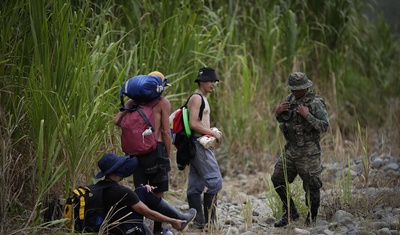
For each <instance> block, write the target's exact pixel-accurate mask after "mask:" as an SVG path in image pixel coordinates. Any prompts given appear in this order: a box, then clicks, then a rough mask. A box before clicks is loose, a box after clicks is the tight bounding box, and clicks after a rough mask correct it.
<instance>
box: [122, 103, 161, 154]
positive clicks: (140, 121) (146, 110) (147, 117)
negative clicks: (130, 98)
mask: <svg viewBox="0 0 400 235" xmlns="http://www.w3.org/2000/svg"><path fill="white" fill-rule="evenodd" d="M161 98H162V97H158V98H156V99H154V100H153V101H150V102H149V103H147V104H144V105H134V107H133V108H130V109H128V108H124V109H125V110H129V112H128V113H126V114H125V115H124V116H123V117H122V120H121V124H120V127H121V129H122V135H121V144H122V151H123V152H124V153H125V154H128V155H133V156H140V155H144V154H147V153H150V152H151V151H153V150H154V149H156V147H157V138H156V136H155V134H154V132H155V130H154V115H153V107H154V106H155V105H156V104H157V103H158V102H159V101H160V100H161Z"/></svg>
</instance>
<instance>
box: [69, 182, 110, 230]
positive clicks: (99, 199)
mask: <svg viewBox="0 0 400 235" xmlns="http://www.w3.org/2000/svg"><path fill="white" fill-rule="evenodd" d="M107 187H110V185H107V184H98V183H97V184H92V185H89V186H84V187H82V186H81V187H78V188H76V189H74V190H73V192H72V195H71V196H70V197H69V198H68V199H67V202H66V204H65V207H64V218H67V219H69V220H68V221H67V222H66V225H67V227H68V228H70V229H71V230H72V229H73V230H74V231H75V232H98V231H99V230H100V226H101V225H102V223H103V221H104V219H105V218H106V215H107V211H105V210H104V203H103V189H105V188H107Z"/></svg>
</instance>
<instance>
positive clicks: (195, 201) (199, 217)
mask: <svg viewBox="0 0 400 235" xmlns="http://www.w3.org/2000/svg"><path fill="white" fill-rule="evenodd" d="M187 199H188V203H189V208H194V209H196V211H197V214H196V217H195V219H194V221H193V223H194V225H195V227H196V228H200V229H202V228H204V226H205V220H204V213H203V206H202V204H201V195H200V194H198V193H195V194H191V195H188V196H187Z"/></svg>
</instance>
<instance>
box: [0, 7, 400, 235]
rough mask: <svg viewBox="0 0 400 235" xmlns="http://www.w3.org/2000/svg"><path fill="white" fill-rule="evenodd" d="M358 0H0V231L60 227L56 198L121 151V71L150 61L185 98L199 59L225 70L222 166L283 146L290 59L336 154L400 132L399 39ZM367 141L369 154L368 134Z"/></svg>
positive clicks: (238, 168) (179, 98)
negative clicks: (116, 119)
mask: <svg viewBox="0 0 400 235" xmlns="http://www.w3.org/2000/svg"><path fill="white" fill-rule="evenodd" d="M362 2H363V1H360V0H335V1H318V0H313V1H281V0H268V1H267V0H251V1H232V0H225V1H223V0H216V1H189V0H182V1H169V0H161V1H148V0H145V1H136V0H134V1H120V0H108V1H81V0H75V1H57V0H48V1H45V0H35V1H21V0H16V1H15V0H13V1H11V0H5V1H1V3H0V19H1V22H2V23H1V25H0V38H1V42H2V43H1V44H0V76H1V78H0V100H1V106H0V123H1V125H0V127H1V132H0V139H1V140H2V141H1V145H0V146H1V147H0V150H1V159H0V188H1V192H0V195H1V196H0V222H1V223H0V224H1V227H0V234H13V233H18V234H23V233H26V234H30V233H44V232H46V231H49V230H50V231H54V230H57V226H55V224H57V220H56V219H57V218H60V214H59V213H60V212H59V211H57V210H52V208H49V205H52V202H54V201H57V199H58V198H65V197H66V195H68V194H69V190H70V189H71V188H73V187H76V186H77V185H80V184H87V183H91V181H92V180H93V179H92V176H93V174H94V173H95V172H96V171H97V168H96V165H95V163H96V161H97V160H98V159H99V157H100V156H101V155H102V154H103V153H104V152H106V151H113V152H115V153H118V154H121V150H120V143H119V130H118V129H117V128H116V127H114V126H113V124H112V120H113V116H114V115H115V114H116V113H117V112H118V107H119V97H118V95H119V89H120V87H121V85H122V83H123V82H124V81H125V80H127V79H128V78H130V77H132V76H134V75H137V74H147V73H148V72H150V71H153V70H159V71H161V72H163V73H164V74H165V75H167V78H168V79H169V80H170V81H171V83H172V84H173V86H171V87H169V88H168V89H167V90H166V92H165V94H164V95H165V96H167V97H168V98H169V99H170V100H171V102H172V105H173V107H174V108H178V107H179V106H180V105H181V104H182V103H183V102H184V100H185V99H186V98H187V96H188V94H189V93H190V92H191V91H193V90H194V88H195V83H194V82H193V81H194V79H195V77H196V74H197V71H198V69H199V68H200V67H202V66H209V67H214V68H215V69H216V71H217V75H218V76H219V78H220V80H221V82H220V83H219V85H218V87H217V89H216V91H215V93H214V94H212V95H211V96H210V99H211V103H212V107H211V109H212V110H213V112H212V114H213V116H212V121H213V122H214V123H213V126H217V127H218V128H219V129H220V130H221V131H222V132H223V133H224V143H223V144H222V145H221V146H220V148H219V149H218V151H219V156H220V159H219V161H220V163H221V169H223V174H226V175H230V174H234V173H236V172H242V171H243V169H246V171H247V172H244V173H248V172H251V171H259V170H260V171H262V170H264V169H267V166H269V165H270V164H271V162H272V161H273V160H274V159H266V157H265V156H266V155H265V154H264V153H268V156H274V155H277V154H279V152H280V148H281V147H282V141H283V140H282V136H281V135H280V133H279V128H278V127H277V123H276V121H275V117H274V107H275V106H276V105H277V104H278V103H279V102H281V101H282V100H283V99H284V97H285V96H286V94H287V92H288V91H287V90H286V89H285V86H286V79H287V76H288V75H289V74H290V73H291V72H293V71H304V72H306V73H307V74H308V76H309V78H310V79H311V80H313V82H314V83H315V86H314V87H313V89H314V90H317V91H318V93H320V94H321V95H322V96H323V97H325V99H326V101H327V104H328V107H329V114H330V118H331V126H332V128H331V131H330V133H328V134H327V135H326V136H325V137H324V139H323V144H324V146H325V149H326V150H327V152H332V153H329V154H330V156H327V159H330V160H332V161H342V160H346V158H347V157H346V156H348V155H349V153H347V155H346V154H344V153H345V152H346V151H347V150H346V149H347V148H346V145H345V144H344V141H345V140H347V141H353V140H354V141H357V136H365V137H370V136H373V135H371V134H369V135H364V131H365V130H368V129H369V131H368V133H373V132H376V133H377V134H378V135H379V136H381V137H380V138H382V139H385V140H388V142H387V144H390V142H389V141H393V143H399V142H400V137H399V136H398V133H399V127H398V123H399V120H398V119H399V117H400V115H399V113H400V108H399V107H400V106H399V103H400V98H399V94H400V86H399V85H398V84H399V81H400V79H399V76H398V74H400V71H399V70H400V67H399V66H398V65H399V64H400V57H399V56H398V55H399V52H400V51H399V50H400V45H399V42H400V41H399V39H398V38H397V37H396V36H395V35H393V34H391V31H390V27H389V26H388V24H387V23H386V22H385V21H384V20H383V18H381V19H379V20H378V21H376V22H370V21H369V19H368V18H367V17H366V16H365V15H363V14H362V12H363V11H362V9H364V8H365V7H366V6H364V5H362ZM259 6H263V7H259ZM358 123H360V124H358ZM360 140H362V141H361V142H357V144H359V145H360V146H362V147H358V148H361V149H364V154H367V152H369V151H370V150H368V151H367V149H369V147H367V146H368V145H369V141H371V140H370V139H363V138H362V139H360ZM381 150H382V149H381ZM356 152H357V151H356ZM364 156H365V162H364V165H365V167H366V169H364V171H365V172H366V174H367V175H368V173H367V170H368V169H367V168H368V162H367V158H368V156H367V155H364ZM172 173H175V171H173V172H172ZM183 174H184V173H181V172H180V173H176V174H175V175H173V176H172V177H173V179H172V182H173V183H174V182H176V181H179V180H177V179H176V178H175V177H179V178H180V179H181V181H182V179H184V178H185V177H184V176H183ZM366 182H367V183H368V178H367V179H366ZM173 183H172V187H174V184H173ZM179 183H180V184H184V182H179ZM179 187H181V186H179ZM53 204H54V203H53ZM247 218H249V217H247ZM48 221H53V222H51V223H46V222H48ZM58 222H60V223H61V222H62V221H58ZM17 229H18V230H17ZM12 231H17V232H12Z"/></svg>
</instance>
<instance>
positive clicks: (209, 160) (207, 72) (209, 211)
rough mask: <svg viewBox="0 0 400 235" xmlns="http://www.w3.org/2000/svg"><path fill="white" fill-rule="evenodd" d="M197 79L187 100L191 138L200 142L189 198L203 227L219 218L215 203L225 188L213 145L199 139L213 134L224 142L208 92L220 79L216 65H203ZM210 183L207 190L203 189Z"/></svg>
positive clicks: (190, 176)
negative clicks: (213, 120)
mask: <svg viewBox="0 0 400 235" xmlns="http://www.w3.org/2000/svg"><path fill="white" fill-rule="evenodd" d="M195 82H197V85H198V86H197V89H196V91H195V92H194V94H193V95H192V96H191V97H190V98H189V101H188V103H187V107H188V109H189V122H190V129H191V131H192V135H191V140H192V141H193V142H194V143H195V146H196V155H195V157H194V158H193V159H192V160H191V161H190V164H189V167H190V170H189V174H188V188H187V199H188V203H189V207H190V208H195V209H196V210H197V216H196V218H195V220H194V225H195V227H196V228H199V229H202V228H204V227H205V226H206V224H207V223H208V224H209V225H212V224H215V223H216V222H217V217H216V208H215V207H216V205H217V194H218V192H219V191H220V190H221V189H222V176H221V172H220V170H219V166H218V162H217V160H216V158H215V155H214V149H213V147H211V148H205V147H204V146H203V145H202V144H201V143H200V142H199V141H198V139H199V138H200V137H202V136H203V135H209V136H213V137H215V139H216V141H217V142H220V141H221V140H222V133H221V132H219V131H213V130H212V129H211V127H210V113H211V110H210V105H209V104H208V100H207V95H208V94H209V93H211V92H212V91H213V90H214V87H215V85H216V84H217V82H219V79H218V78H217V75H216V74H215V70H214V69H213V68H201V69H200V70H199V72H198V74H197V78H196V79H195ZM200 110H203V111H202V112H201V111H200ZM206 187H207V191H206V192H204V193H203V191H204V189H205V188H206ZM202 194H203V203H202V197H201V195H202Z"/></svg>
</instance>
